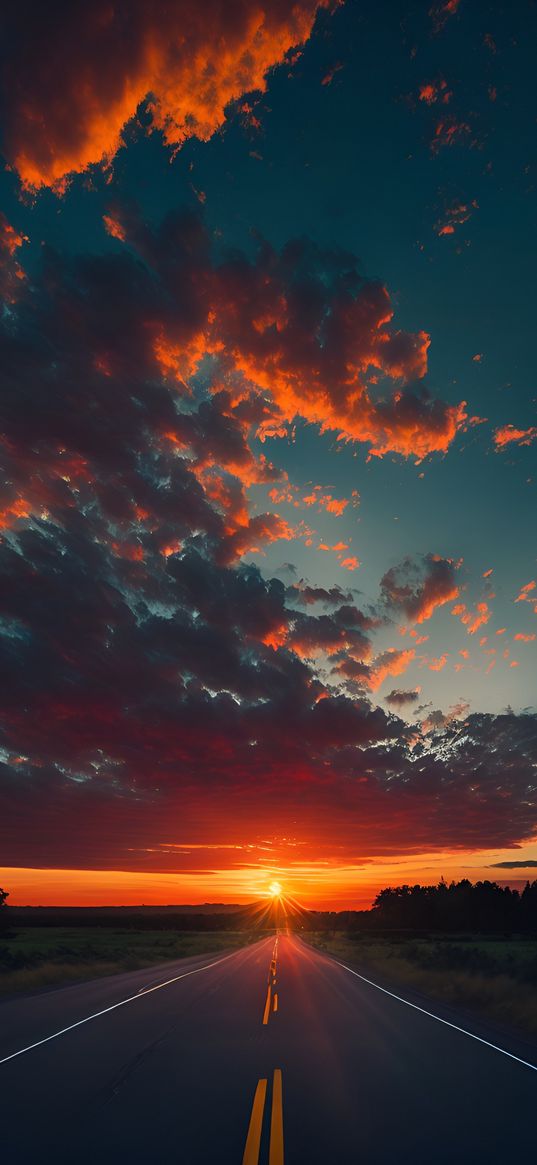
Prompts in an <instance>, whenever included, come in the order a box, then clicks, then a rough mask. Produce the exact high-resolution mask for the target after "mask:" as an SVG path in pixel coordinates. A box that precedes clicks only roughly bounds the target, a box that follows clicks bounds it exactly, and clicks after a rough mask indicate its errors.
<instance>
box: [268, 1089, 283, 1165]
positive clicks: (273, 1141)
mask: <svg viewBox="0 0 537 1165" xmlns="http://www.w3.org/2000/svg"><path fill="white" fill-rule="evenodd" d="M269 1165H283V1104H282V1073H281V1069H280V1068H275V1069H274V1077H273V1080H272V1115H271V1119H270V1148H269Z"/></svg>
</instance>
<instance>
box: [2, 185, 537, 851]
mask: <svg viewBox="0 0 537 1165" xmlns="http://www.w3.org/2000/svg"><path fill="white" fill-rule="evenodd" d="M116 214H117V215H119V210H118V209H117V208H116ZM127 217H128V216H127ZM118 221H119V220H118ZM125 236H126V238H127V239H130V240H131V243H130V246H129V248H127V247H126V248H125V249H124V251H122V252H121V251H120V252H118V253H113V254H112V253H110V254H105V255H101V256H83V257H78V258H77V257H75V258H65V257H62V256H59V255H57V254H55V253H52V252H50V251H46V252H45V254H44V259H43V268H42V271H41V272H40V273H38V274H36V275H35V277H34V278H33V279H32V281H31V283H30V281H28V282H27V283H26V284H24V283H23V281H20V282H21V286H22V292H21V295H20V296H19V297H18V299H17V303H16V304H15V305H13V306H10V307H9V311H8V312H6V313H4V316H3V318H2V332H1V338H0V343H1V355H2V358H3V366H4V369H5V373H4V375H5V381H4V386H5V395H4V417H3V427H2V446H1V450H2V457H3V462H4V465H3V468H4V474H3V478H4V481H5V493H4V497H3V502H2V507H1V509H2V513H3V527H4V530H3V541H2V544H1V546H0V570H1V572H2V586H1V590H0V615H1V618H2V631H3V634H2V637H1V651H2V658H1V663H2V671H3V676H4V680H5V683H4V689H5V699H4V702H3V704H4V706H3V711H4V722H3V750H4V751H3V754H2V755H3V756H4V757H5V758H6V759H5V763H4V764H3V768H2V773H1V776H0V780H1V787H2V806H3V813H2V819H1V825H0V830H1V841H2V854H3V859H4V861H5V862H6V864H28V865H32V864H37V865H39V864H44V865H49V866H50V865H60V866H61V865H66V866H70V865H72V864H73V863H75V864H76V865H81V866H84V865H88V866H93V867H99V866H103V867H105V868H106V867H109V868H118V862H119V861H120V862H122V863H123V862H127V861H128V862H132V863H138V865H136V866H135V864H131V866H130V867H128V868H154V869H155V868H162V866H163V863H164V864H167V865H168V867H169V868H171V867H172V866H173V862H174V857H173V854H171V855H170V854H169V855H168V856H167V857H164V856H163V855H162V852H161V850H160V849H159V845H160V842H161V841H162V840H163V838H165V837H166V835H167V833H168V830H169V827H170V822H173V823H174V826H177V827H179V825H181V827H184V828H185V829H190V828H192V829H195V830H196V832H197V833H198V834H201V832H202V831H203V836H204V837H205V838H207V840H208V841H210V840H211V837H214V838H215V840H218V838H220V840H221V837H222V835H223V833H227V834H228V835H229V833H230V832H233V831H236V832H237V833H238V834H240V835H241V837H242V838H243V839H244V838H245V837H248V836H251V834H252V832H254V831H255V832H256V833H258V831H259V828H260V825H262V824H264V823H265V821H270V828H271V830H274V831H277V830H278V829H279V830H280V832H281V833H282V834H283V835H285V836H287V835H288V831H289V822H293V823H294V825H293V829H294V830H295V831H302V832H303V833H304V835H305V836H310V837H314V838H316V837H318V838H319V844H321V843H322V844H325V845H326V846H330V845H331V846H333V845H334V841H333V839H334V837H335V836H337V838H338V843H337V844H338V845H339V846H340V847H341V851H340V852H341V854H346V855H348V856H352V855H355V854H356V852H357V851H358V850H359V851H360V852H367V853H382V852H390V851H391V850H392V849H393V848H396V849H397V850H400V849H401V845H402V844H407V845H408V846H409V847H410V848H412V849H423V848H429V847H431V848H434V847H436V846H440V847H442V846H458V845H463V844H464V845H468V846H474V847H478V846H480V845H500V844H501V845H513V844H516V843H518V842H519V841H520V840H521V839H523V838H526V837H529V836H531V834H532V833H533V832H534V831H535V828H536V826H537V803H536V798H535V790H534V784H533V783H532V782H533V769H532V760H531V757H532V750H534V747H535V718H532V717H530V716H525V717H516V716H513V715H512V714H509V715H508V716H506V717H481V718H480V717H475V716H474V717H466V718H465V720H464V722H459V721H458V722H457V723H453V722H447V721H446V722H445V723H444V724H443V725H442V726H441V730H440V731H438V732H437V733H434V734H431V735H430V737H428V738H427V741H420V742H418V744H416V743H415V739H414V737H415V731H414V732H411V731H410V730H409V728H408V726H407V725H406V724H404V723H403V722H402V721H401V720H400V719H399V718H398V717H397V716H395V715H393V714H391V713H387V712H386V711H384V710H383V709H381V708H379V707H375V706H373V704H372V703H371V701H370V700H369V699H367V698H366V697H365V696H364V692H369V693H371V691H373V690H376V688H377V687H378V686H379V684H380V683H381V682H382V681H383V680H384V679H385V678H386V677H387V676H389V675H399V674H402V673H403V672H404V670H405V668H406V667H407V666H408V664H409V662H410V661H411V660H412V658H413V654H414V653H413V649H409V650H400V651H386V652H381V653H380V654H377V655H375V651H374V637H375V632H376V630H377V628H378V626H379V622H380V620H379V617H378V615H377V614H375V613H374V612H373V613H371V612H368V611H364V610H362V609H361V607H360V606H359V605H358V601H357V596H356V594H355V593H354V592H353V591H352V590H349V591H345V590H343V589H340V588H339V587H336V586H332V587H327V588H323V587H314V586H310V585H309V584H307V583H305V582H303V581H300V582H299V583H297V584H296V585H292V586H287V587H286V586H285V585H284V583H283V582H282V581H280V580H279V579H265V578H264V577H263V576H262V574H261V572H260V570H259V569H258V568H257V567H256V566H252V565H246V564H244V563H243V562H241V557H242V556H243V555H244V554H245V553H247V552H249V551H252V550H253V549H254V547H259V546H261V547H262V546H263V544H264V543H266V542H268V541H270V540H272V539H274V538H281V539H290V538H291V537H292V535H293V533H294V532H293V531H292V530H291V528H290V527H289V525H288V523H287V522H286V521H285V520H284V519H283V518H282V517H281V516H280V515H278V514H277V513H268V514H258V513H254V512H252V511H251V510H250V508H249V501H248V486H249V484H253V483H258V482H267V481H273V480H275V478H277V476H278V473H277V469H275V468H274V467H273V466H271V465H270V463H269V462H268V461H267V460H266V459H264V458H260V457H258V456H257V454H255V455H254V453H253V452H252V450H253V448H254V444H253V441H252V437H253V436H254V434H255V433H257V432H259V430H260V429H261V430H262V429H263V425H264V424H265V422H267V421H268V420H269V419H270V420H271V423H274V419H275V417H276V418H277V417H278V416H281V415H283V412H284V406H283V399H284V397H285V395H286V393H287V392H288V391H289V392H290V393H291V397H290V398H288V403H287V405H286V406H285V409H286V410H287V411H286V414H285V415H290V414H291V411H293V415H294V411H297V410H299V411H300V410H301V411H302V415H304V416H309V419H314V418H315V417H317V419H319V417H320V413H319V408H320V406H319V404H318V402H319V400H320V399H321V396H322V397H323V399H324V400H325V401H327V400H328V401H329V405H328V406H327V407H328V413H329V415H330V416H334V417H335V416H336V414H337V415H338V416H339V415H343V414H346V415H347V414H349V415H350V413H349V410H350V412H351V413H352V414H353V416H354V419H355V420H356V418H357V408H358V406H356V407H355V405H354V404H353V405H352V406H351V403H350V398H349V397H348V395H347V388H346V387H345V384H344V383H343V380H342V378H343V377H344V366H345V367H346V368H347V373H346V375H347V374H348V368H349V366H352V365H353V362H354V366H355V369H358V367H360V368H361V369H362V372H363V369H364V368H365V365H366V364H367V363H368V362H369V363H371V361H372V362H373V364H374V365H375V366H376V367H378V366H379V365H381V366H382V369H383V370H384V372H385V373H386V375H388V376H391V375H392V374H393V376H396V375H397V376H398V377H399V376H403V378H404V376H405V374H406V373H405V369H404V368H403V364H404V363H405V361H407V360H408V361H409V366H408V368H407V371H408V372H409V373H410V370H411V368H413V367H414V363H415V360H416V359H418V354H419V353H418V350H419V344H418V346H417V347H416V344H415V342H414V340H413V339H412V338H410V339H409V340H408V342H406V341H404V340H403V339H402V338H401V336H398V335H397V333H396V334H394V336H393V337H392V339H393V342H392V340H390V338H389V336H390V333H389V329H388V331H387V330H386V329H387V325H386V322H385V323H384V324H383V326H382V335H381V333H380V331H379V318H380V316H379V312H380V313H381V314H382V312H384V313H386V311H387V300H386V295H385V292H384V291H383V289H382V288H380V287H379V286H378V285H376V284H369V283H367V281H364V280H363V279H362V278H361V277H360V276H359V275H358V274H357V272H356V270H355V268H354V267H353V265H352V263H351V261H350V260H349V259H348V257H342V256H341V255H335V256H334V255H326V254H325V253H323V252H320V251H319V250H318V249H317V248H315V247H313V246H312V245H311V244H309V243H307V242H304V241H302V242H301V243H299V244H296V245H295V246H293V247H289V248H287V249H284V251H283V252H282V253H281V254H277V253H275V252H273V251H272V250H271V249H270V248H266V247H264V246H261V247H260V250H259V252H258V254H257V257H256V258H255V259H254V260H251V261H250V260H247V259H246V258H244V257H240V256H234V257H232V258H231V259H229V258H226V259H225V260H221V259H219V258H218V257H217V256H215V255H213V254H212V245H211V240H210V238H209V237H208V235H207V232H206V230H205V229H204V228H203V224H201V223H200V221H199V219H198V218H196V217H195V216H192V215H188V214H181V213H178V214H175V215H173V216H171V217H170V218H169V219H168V220H166V222H165V223H164V224H163V225H162V227H161V228H159V229H158V230H156V231H153V232H152V231H149V230H148V229H147V228H146V227H145V226H144V224H143V223H141V222H140V220H139V218H138V217H137V216H136V214H135V213H134V212H130V218H129V224H128V229H127V228H126V229H125ZM133 240H134V241H135V242H136V246H135V245H134V242H133ZM349 362H350V364H349ZM314 370H316V371H315V375H313V372H314ZM356 374H357V375H358V373H356ZM278 385H279V387H278ZM282 385H283V386H284V387H282ZM416 399H418V398H416ZM289 400H290V401H291V404H289ZM383 407H384V406H381V405H378V410H380V412H378V416H380V415H381V413H382V409H383ZM424 407H425V414H424V415H425V428H424V434H425V436H424V437H423V440H426V439H427V440H428V437H427V434H429V433H430V430H429V429H428V428H427V425H428V420H430V416H431V415H432V413H434V408H433V406H432V405H430V404H427V405H426V406H424ZM360 408H363V409H365V413H364V416H365V415H366V414H367V417H368V418H369V420H368V424H369V423H370V424H371V425H372V426H373V427H374V426H375V425H377V420H376V419H375V417H377V412H376V411H375V410H376V409H377V406H375V408H373V406H372V405H371V402H368V400H367V398H366V397H365V396H363V395H362V397H361V404H360ZM443 408H444V406H441V411H442V409H443ZM394 409H395V412H394V414H393V415H394V416H395V415H396V414H397V408H396V407H395V406H394ZM341 410H342V412H341ZM406 415H408V414H406ZM382 416H383V417H384V413H382ZM360 423H361V422H360ZM379 423H380V422H379ZM391 423H392V422H391V421H390V424H391ZM356 424H357V429H356V431H357V432H358V428H359V426H358V421H357V420H356ZM382 426H383V430H382V431H383V433H386V432H387V428H386V424H385V420H382ZM360 431H362V430H360ZM402 431H403V430H401V432H402ZM404 432H405V433H408V429H407V428H406V422H405V427H404ZM397 434H398V430H397V429H393V430H392V436H393V439H394V445H393V447H394V448H395V447H397V443H398V441H399V437H398V435H397ZM405 439H406V438H405ZM419 441H420V442H421V437H420V438H419ZM420 447H421V446H420ZM455 569H456V568H455V567H454V565H453V564H452V563H449V562H448V560H445V559H436V558H434V557H433V556H427V557H426V558H424V559H423V560H422V561H421V562H420V563H419V564H418V566H417V567H415V566H413V565H410V564H408V563H404V564H403V567H402V568H398V570H397V571H396V572H394V571H392V572H388V575H386V576H385V578H384V580H383V594H384V597H385V599H386V601H387V602H388V603H389V604H390V605H391V607H392V608H399V609H402V610H403V612H404V613H405V614H406V616H407V617H408V618H413V619H415V620H417V621H419V620H420V619H422V618H425V617H427V614H428V613H430V611H431V610H432V609H433V608H434V606H435V605H438V603H440V602H445V601H447V596H448V594H449V591H450V589H452V588H453V587H454V586H456V583H455ZM319 612H320V613H319ZM327 657H328V662H327ZM312 660H315V664H314V663H313V662H312ZM329 668H330V669H331V670H330V675H331V676H332V681H334V682H332V683H329V682H328V680H327V676H326V673H327V671H328V669H329ZM344 684H345V685H346V689H345V692H344V691H343V685H344ZM411 745H413V748H411V747H410V746H411ZM402 838H406V839H408V840H407V842H402V840H401V839H402ZM133 852H135V855H136V854H137V855H138V856H134V857H132V858H131V857H130V856H129V855H132V854H133ZM338 852H339V851H338ZM151 855H153V856H151ZM122 868H123V867H122Z"/></svg>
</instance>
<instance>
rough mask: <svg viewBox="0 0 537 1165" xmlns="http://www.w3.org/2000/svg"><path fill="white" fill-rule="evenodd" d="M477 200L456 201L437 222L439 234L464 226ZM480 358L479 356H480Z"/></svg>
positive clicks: (436, 229)
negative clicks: (469, 201) (466, 202)
mask: <svg viewBox="0 0 537 1165" xmlns="http://www.w3.org/2000/svg"><path fill="white" fill-rule="evenodd" d="M477 205H478V204H477V202H476V201H475V199H474V201H473V202H471V203H470V204H469V205H467V204H465V203H462V202H460V203H455V204H454V205H453V206H450V207H449V208H448V209H447V210H446V211H445V213H444V214H443V215H442V217H441V218H440V219H439V220H438V222H436V223H435V228H434V229H435V231H436V233H437V235H439V236H441V235H453V234H455V230H456V228H457V227H459V226H462V225H463V224H464V223H465V222H468V219H469V218H470V217H471V215H472V212H473V211H474V210H477ZM473 359H474V360H475V359H476V357H475V356H474V357H473ZM478 359H479V357H478Z"/></svg>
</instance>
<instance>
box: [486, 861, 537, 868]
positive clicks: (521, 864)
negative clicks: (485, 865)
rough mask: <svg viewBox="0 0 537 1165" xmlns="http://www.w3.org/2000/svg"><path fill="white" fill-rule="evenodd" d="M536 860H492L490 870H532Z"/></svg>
mask: <svg viewBox="0 0 537 1165" xmlns="http://www.w3.org/2000/svg"><path fill="white" fill-rule="evenodd" d="M535 866H537V862H533V861H530V860H527V861H521V862H492V863H491V866H490V869H491V870H533V869H534V868H535Z"/></svg>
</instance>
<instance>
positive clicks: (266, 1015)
mask: <svg viewBox="0 0 537 1165" xmlns="http://www.w3.org/2000/svg"><path fill="white" fill-rule="evenodd" d="M270 996H271V991H270V985H269V986H268V987H267V998H266V1000H265V1010H264V1012H263V1023H268V1020H269V1015H270Z"/></svg>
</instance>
